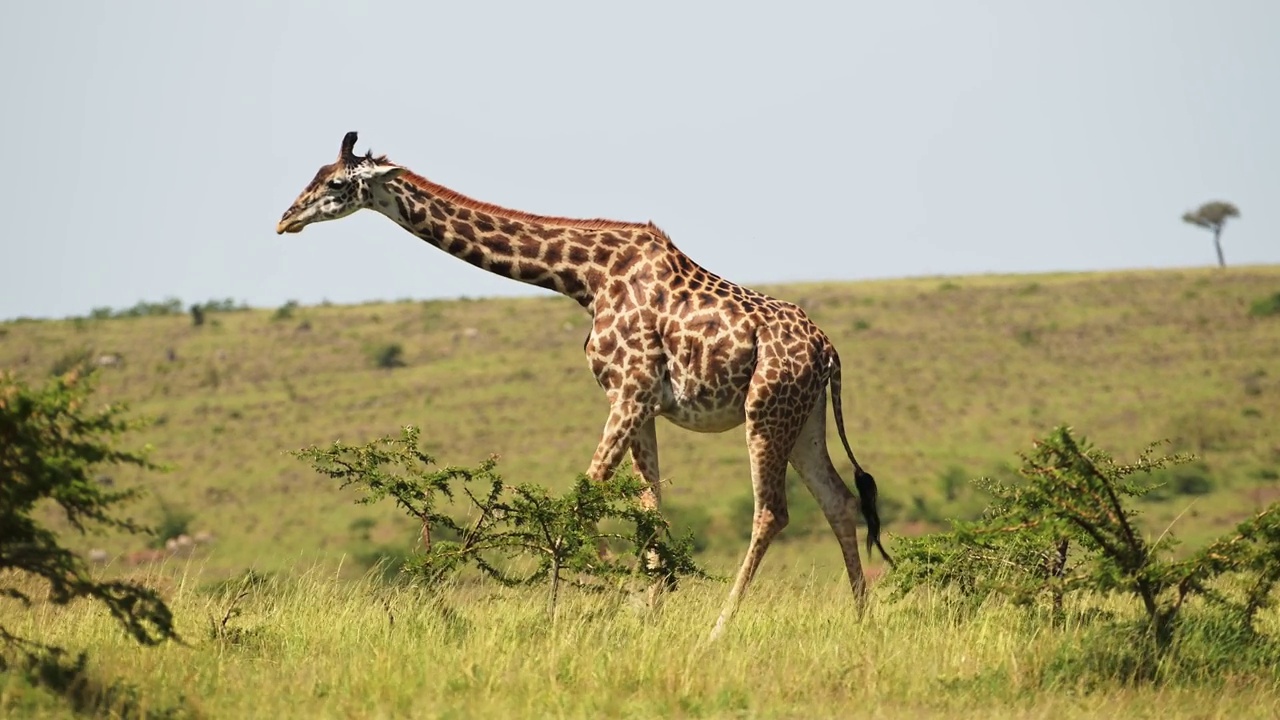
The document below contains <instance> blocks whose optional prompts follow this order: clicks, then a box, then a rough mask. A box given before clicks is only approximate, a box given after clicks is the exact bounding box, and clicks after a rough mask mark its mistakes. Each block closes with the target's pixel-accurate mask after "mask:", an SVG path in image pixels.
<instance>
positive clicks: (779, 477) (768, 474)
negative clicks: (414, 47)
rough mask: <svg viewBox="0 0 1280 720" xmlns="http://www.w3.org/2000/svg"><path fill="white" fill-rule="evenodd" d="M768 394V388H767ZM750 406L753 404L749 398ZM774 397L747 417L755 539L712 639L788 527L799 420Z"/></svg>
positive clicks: (748, 546)
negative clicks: (793, 449) (791, 467)
mask: <svg viewBox="0 0 1280 720" xmlns="http://www.w3.org/2000/svg"><path fill="white" fill-rule="evenodd" d="M765 391H766V392H765V393H764V394H765V395H766V396H767V395H768V394H769V393H768V388H765ZM748 403H749V406H750V405H751V404H753V403H752V401H751V399H750V398H749V399H748ZM781 410H782V408H781V407H779V406H778V404H777V403H776V402H775V401H774V398H770V397H765V398H763V400H762V401H761V402H760V404H759V406H758V409H757V411H756V412H754V413H750V412H749V413H748V416H747V447H748V450H749V452H750V458H751V488H752V493H753V495H754V496H755V512H754V514H753V516H752V522H751V541H750V543H749V544H748V545H747V554H746V556H745V557H743V559H742V566H741V567H740V568H739V569H738V575H737V577H736V578H735V579H734V581H733V588H732V589H730V590H729V597H728V599H727V600H725V604H724V608H723V609H722V610H721V611H720V617H719V619H717V620H716V624H715V627H714V628H713V629H712V630H711V639H713V640H714V639H715V638H717V637H719V636H720V635H721V633H723V632H724V628H725V626H726V625H727V624H728V622H729V620H730V619H731V618H732V617H733V615H734V614H735V613H736V612H737V610H738V605H739V604H740V603H741V602H742V598H743V597H744V596H745V595H746V593H747V588H748V587H749V586H750V585H751V581H752V579H753V578H754V577H755V574H756V571H757V570H758V569H759V568H760V561H761V560H763V559H764V554H765V551H767V550H768V549H769V543H770V542H772V541H773V539H774V538H775V537H777V535H778V533H780V532H782V530H783V528H785V527H786V526H787V521H788V515H787V456H788V454H789V453H790V451H791V447H792V446H793V445H794V443H795V438H796V433H797V431H798V429H799V422H797V421H793V420H791V419H790V418H789V417H787V415H786V413H784V412H780V411H781Z"/></svg>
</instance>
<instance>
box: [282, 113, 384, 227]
mask: <svg viewBox="0 0 1280 720" xmlns="http://www.w3.org/2000/svg"><path fill="white" fill-rule="evenodd" d="M355 144H356V134H355V132H349V133H347V134H346V136H345V137H343V138H342V149H341V150H339V151H338V159H337V160H336V161H335V162H333V163H330V164H328V165H323V166H321V168H320V170H319V171H318V172H316V176H315V177H314V178H312V180H311V182H310V183H308V184H307V186H306V187H305V188H303V189H302V193H301V194H300V195H298V199H297V200H294V201H293V204H292V205H290V206H289V209H288V210H286V211H285V212H284V215H283V216H281V218H280V222H279V223H278V224H277V225H276V233H277V234H282V233H296V232H302V228H304V227H306V226H308V225H310V224H311V223H317V222H324V221H326V220H337V219H338V218H342V217H346V216H348V215H350V214H351V213H353V212H355V211H357V210H360V209H361V208H367V207H370V206H371V205H372V203H373V195H374V190H375V189H377V188H378V187H380V186H381V185H382V184H383V183H386V182H388V181H390V180H394V179H395V178H397V177H399V176H400V175H401V174H403V173H404V172H405V169H404V168H402V167H400V166H399V165H395V164H393V163H390V162H387V159H386V157H385V156H383V157H377V158H375V157H374V156H373V153H368V154H366V155H365V156H364V157H360V156H358V155H356V154H355V150H354V148H355Z"/></svg>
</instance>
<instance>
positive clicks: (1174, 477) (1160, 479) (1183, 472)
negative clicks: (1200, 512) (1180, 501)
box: [1146, 461, 1216, 501]
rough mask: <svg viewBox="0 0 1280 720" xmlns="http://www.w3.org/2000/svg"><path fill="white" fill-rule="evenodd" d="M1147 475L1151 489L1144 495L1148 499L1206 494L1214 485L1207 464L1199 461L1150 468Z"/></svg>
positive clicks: (1211, 490)
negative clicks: (1154, 468)
mask: <svg viewBox="0 0 1280 720" xmlns="http://www.w3.org/2000/svg"><path fill="white" fill-rule="evenodd" d="M1149 477H1150V480H1151V489H1150V490H1149V491H1148V492H1147V495H1146V497H1147V499H1149V500H1158V501H1162V500H1171V499H1173V498H1176V497H1179V496H1184V495H1192V496H1195V495H1207V494H1209V493H1211V492H1213V490H1214V487H1215V486H1216V484H1215V483H1214V481H1213V477H1212V476H1211V474H1210V473H1209V468H1208V466H1207V465H1205V464H1204V463H1203V462H1199V461H1194V462H1187V463H1184V464H1179V465H1176V466H1173V467H1167V468H1161V469H1158V470H1152V471H1151V473H1150V475H1149Z"/></svg>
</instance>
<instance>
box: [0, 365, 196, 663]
mask: <svg viewBox="0 0 1280 720" xmlns="http://www.w3.org/2000/svg"><path fill="white" fill-rule="evenodd" d="M91 378H92V376H91V375H84V376H82V375H80V374H79V373H78V372H76V371H72V372H69V373H67V374H65V375H61V376H58V377H56V378H53V379H52V380H50V381H49V382H48V384H47V385H45V386H44V387H43V388H30V387H28V386H26V385H25V384H23V383H22V382H20V381H18V380H17V378H16V377H15V376H14V375H13V374H12V373H0V480H3V482H0V579H3V584H0V598H6V599H8V600H12V601H17V602H19V603H22V604H24V605H30V604H31V603H32V598H31V596H30V595H29V594H28V593H29V592H30V590H29V587H30V586H29V585H27V584H26V583H24V582H21V580H22V578H24V577H27V578H30V577H34V578H37V579H38V580H39V582H40V584H42V585H43V586H45V587H47V588H48V594H47V599H48V601H49V602H52V603H54V604H58V605H65V604H67V603H70V602H72V601H73V600H76V599H77V598H88V599H90V600H94V601H97V602H99V603H101V604H102V605H104V606H105V607H106V608H107V610H108V611H109V612H110V613H111V615H112V616H113V617H114V618H116V619H117V620H118V621H119V622H120V624H121V625H122V626H123V627H124V629H125V630H126V631H127V632H128V633H129V634H130V635H131V636H132V637H133V638H134V639H135V640H136V641H138V642H139V643H142V644H147V645H150V644H155V643H159V642H161V641H163V640H166V639H170V638H176V637H177V633H176V631H175V630H174V627H173V617H172V615H171V613H170V611H169V608H168V607H167V606H166V605H165V603H164V601H163V600H162V599H161V598H160V596H159V595H158V594H157V593H156V592H155V591H154V590H151V589H149V588H146V587H143V586H141V585H138V584H135V583H132V582H127V581H119V580H113V581H101V580H97V579H95V578H94V577H93V576H92V575H91V574H90V573H89V569H88V566H87V564H86V563H85V561H84V559H83V558H81V557H80V556H78V555H76V554H75V553H73V552H71V551H70V550H68V549H66V548H65V547H63V546H62V545H61V544H60V543H59V539H58V536H57V535H56V534H55V533H54V532H53V531H52V530H50V529H48V528H47V527H45V526H44V525H42V524H41V523H40V522H39V521H38V520H37V507H38V506H41V507H42V506H43V505H44V504H45V503H52V504H54V505H56V506H57V507H58V508H59V509H60V510H61V513H60V515H61V516H62V517H64V518H65V519H66V521H67V522H68V523H69V524H70V526H71V528H72V529H73V530H74V531H76V532H79V533H86V532H88V531H90V530H99V529H114V530H122V531H125V532H130V533H139V532H147V530H146V528H143V527H141V526H139V525H136V524H134V522H133V521H132V520H129V519H122V518H121V517H119V516H118V515H117V512H118V510H117V508H118V507H119V506H120V505H122V504H124V503H126V502H128V501H130V500H133V499H134V498H135V497H136V496H137V491H135V490H112V489H110V488H109V487H108V486H107V485H106V484H103V483H99V482H97V481H96V480H95V478H96V477H97V476H98V475H99V474H101V468H102V466H104V465H132V466H135V467H138V468H143V469H159V468H158V467H157V466H156V465H154V464H152V463H151V461H150V460H149V459H148V458H147V454H148V453H147V448H144V449H143V450H141V451H129V450H121V449H118V448H117V447H115V446H114V444H113V442H112V441H113V440H114V439H115V438H116V437H117V436H119V435H121V434H123V433H125V432H128V431H130V430H133V429H136V428H139V427H140V426H141V425H142V423H140V422H138V421H134V420H127V419H125V417H124V413H125V411H126V408H124V407H123V406H121V405H107V406H106V407H104V408H101V409H97V410H92V411H91V410H88V409H87V407H88V402H87V400H88V397H89V394H90V392H91V389H92V387H91V382H90V380H91ZM0 648H5V649H8V650H14V649H16V650H18V651H19V652H21V653H23V654H25V655H26V656H27V658H28V659H29V660H31V661H33V662H35V661H39V660H41V656H42V655H45V654H46V653H52V654H53V656H54V657H55V658H57V657H58V656H59V655H60V653H61V649H60V648H56V647H53V646H51V645H47V644H44V643H41V642H39V641H38V640H32V639H29V638H23V637H19V636H16V635H14V634H12V633H10V632H9V631H8V630H7V629H5V628H4V627H3V626H0ZM5 663H6V659H5V654H0V668H3V667H4V665H5Z"/></svg>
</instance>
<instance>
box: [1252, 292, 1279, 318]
mask: <svg viewBox="0 0 1280 720" xmlns="http://www.w3.org/2000/svg"><path fill="white" fill-rule="evenodd" d="M1249 314H1250V315H1252V316H1253V317H1272V316H1274V315H1280V292H1277V293H1272V294H1271V295H1269V296H1267V297H1264V298H1260V299H1258V300H1254V301H1253V304H1251V305H1250V306H1249Z"/></svg>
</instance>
